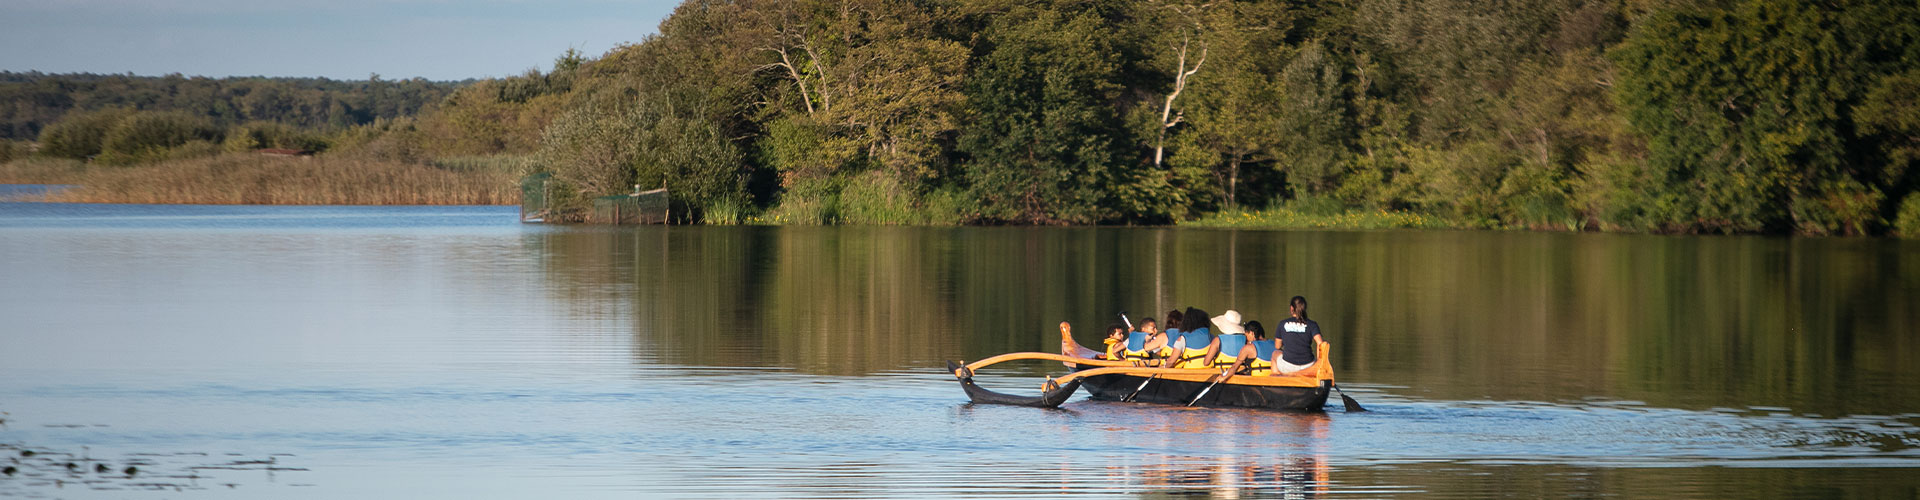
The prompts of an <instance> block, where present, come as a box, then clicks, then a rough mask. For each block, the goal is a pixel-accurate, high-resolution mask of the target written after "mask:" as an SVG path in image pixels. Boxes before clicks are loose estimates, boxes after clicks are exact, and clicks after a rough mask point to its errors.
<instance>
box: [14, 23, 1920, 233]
mask: <svg viewBox="0 0 1920 500" xmlns="http://www.w3.org/2000/svg"><path fill="white" fill-rule="evenodd" d="M174 80H179V79H174ZM184 81H191V80H181V82H184ZM183 84H184V83H175V85H183ZM388 85H392V87H387V88H389V89H398V88H401V86H404V85H411V84H408V83H406V82H388ZM420 85H426V84H425V83H424V82H422V83H421V84H420ZM293 88H298V86H297V85H295V86H294V87H293ZM368 88H371V87H368ZM407 88H413V89H420V87H407ZM432 88H439V87H432ZM396 92H397V91H396ZM420 92H421V93H422V94H423V93H426V91H425V90H420ZM376 94H378V92H372V91H370V90H362V91H361V93H360V94H354V95H357V96H360V97H357V98H345V99H335V100H334V101H332V102H335V103H343V104H340V106H341V107H342V109H345V110H346V111H345V112H344V113H346V115H345V117H344V118H342V117H341V116H342V115H340V114H336V113H335V112H333V111H332V110H333V109H334V106H333V105H332V104H329V105H328V106H327V109H326V110H325V111H321V110H319V109H318V108H302V109H306V110H311V111H309V112H297V113H288V114H286V115H285V116H286V118H267V119H270V120H276V121H279V122H283V123H297V124H299V125H300V126H302V127H316V126H323V125H324V126H345V125H356V126H352V127H348V128H346V129H343V130H345V132H337V133H336V135H335V137H336V139H333V140H334V142H335V143H337V144H349V145H352V147H354V148H359V149H364V150H367V151H371V152H373V153H374V154H379V155H384V156H386V157H390V158H396V159H402V160H406V161H419V162H427V161H433V160H434V159H435V158H444V157H470V156H475V155H485V156H493V157H500V158H513V159H516V161H519V162H522V163H519V164H524V165H526V166H527V167H526V168H527V169H528V170H547V171H551V172H553V174H554V176H555V179H557V180H558V181H559V182H561V183H563V189H561V190H560V193H559V195H558V196H556V199H558V200H559V201H560V202H562V203H570V204H572V205H573V206H581V205H583V204H584V203H585V202H584V200H586V199H588V198H590V197H593V196H600V195H607V194H615V193H623V192H627V191H629V190H631V189H632V188H633V186H635V185H639V186H644V187H655V186H662V185H664V186H667V187H669V188H672V192H673V195H674V197H675V198H676V199H677V201H678V202H680V203H682V204H684V205H686V206H688V207H690V208H692V209H693V210H694V212H696V213H698V214H700V215H701V216H703V217H704V218H705V220H706V221H707V222H710V223H729V222H741V221H774V222H783V223H855V224H859V223H909V224H949V223H985V224H993V223H1018V224H1092V223H1103V224H1132V223H1141V224H1163V223H1171V222H1180V221H1191V220H1194V219H1196V218H1219V217H1220V216H1221V214H1233V213H1240V212H1243V211H1246V210H1261V209H1267V210H1269V211H1272V210H1278V211H1286V212H1298V213H1316V214H1343V213H1345V214H1354V213H1375V214H1377V213H1381V212H1382V211H1385V212H1387V213H1390V214H1408V215H1403V216H1397V217H1400V218H1399V219H1394V220H1408V221H1418V225H1421V226H1423V227H1425V226H1431V225H1433V224H1435V223H1434V222H1431V221H1442V222H1440V223H1439V224H1440V225H1444V226H1454V227H1489V228H1502V227H1506V228H1514V227H1517V228H1536V229H1575V230H1579V229H1599V230H1608V231H1653V232H1715V233H1718V232H1737V233H1747V232H1760V233H1788V232H1796V233H1803V234H1889V233H1903V234H1912V235H1920V194H1916V190H1917V188H1920V175H1917V174H1916V173H1915V172H1914V171H1913V170H1914V169H1912V168H1910V167H1911V166H1912V165H1913V163H1914V161H1915V159H1916V157H1920V113H1916V112H1915V110H1916V109H1920V106H1916V105H1917V104H1920V4H1916V3H1915V2H1913V1H1911V0H1836V1H1826V2H1799V1H1782V0H1744V1H1710V0H1701V1H1657V0H1654V1H1650V0H1503V1H1470V0H1348V1H1316V2H1294V1H1229V0H1207V1H1199V0H1148V1H1128V0H1027V1H1020V2H1013V1H1006V0H917V1H913V0H730V1H722V0H687V1H686V2H684V3H683V4H682V5H680V6H679V7H678V8H677V9H676V10H675V12H674V13H673V14H672V15H671V16H670V17H668V18H667V19H666V20H665V21H663V22H662V23H661V25H660V27H659V30H658V33H657V34H654V35H651V36H647V37H645V38H643V39H641V40H640V41H638V42H636V43H631V44H627V45H623V46H620V47H617V48H615V49H614V50H612V51H609V52H608V53H606V54H604V55H601V56H600V57H598V58H589V57H583V55H581V54H578V53H575V52H571V51H570V52H568V53H567V54H563V55H561V56H560V57H559V59H558V60H557V62H556V63H555V65H554V67H553V68H552V70H551V71H545V72H542V71H529V72H528V73H526V74H525V75H521V76H516V77H510V78H503V79H494V80H484V81H480V82H476V83H473V84H471V85H469V86H465V87H462V88H460V89H458V90H456V91H454V92H453V93H452V94H450V95H448V96H447V97H445V98H444V99H441V100H439V101H438V104H436V105H434V106H429V107H427V108H425V109H420V108H416V109H417V110H419V111H420V113H421V114H420V116H418V117H417V118H395V119H383V118H382V117H386V116H398V115H403V114H406V113H405V112H403V111H400V110H399V107H398V105H397V104H395V105H393V106H396V107H395V108H383V107H381V106H389V104H386V103H385V98H374V97H372V96H374V95H376ZM414 95H420V94H414ZM354 99H359V100H357V101H356V100H354ZM17 100H18V99H15V98H10V99H8V101H17ZM236 102H237V104H229V105H227V106H228V107H227V108H222V109H221V110H218V111H216V110H213V109H207V110H191V111H192V112H194V113H200V114H205V115H208V116H214V117H218V121H224V122H229V123H231V122H235V121H241V120H256V119H259V118H256V117H254V116H253V115H249V114H248V113H249V112H250V111H249V109H250V108H248V107H247V100H246V99H245V98H241V99H239V101H236ZM356 103H359V104H356ZM107 106H117V105H116V104H105V105H75V106H73V107H76V108H83V109H85V108H96V107H98V108H102V109H125V108H108V107H107ZM132 106H133V107H136V108H138V107H139V105H138V104H134V105H132ZM36 109H38V108H36ZM388 109H393V110H394V114H393V115H386V114H384V113H385V112H386V110H388ZM356 113H358V114H356ZM16 115H18V113H15V114H14V115H8V116H16ZM85 117H86V115H69V118H67V119H65V120H63V121H62V122H61V123H63V124H64V123H67V122H74V123H76V124H77V123H79V122H82V121H84V120H83V119H84V118H85ZM174 119H184V118H183V117H175V118H174ZM100 120H102V121H107V119H100ZM9 123H14V122H9ZM35 123H38V122H35ZM116 123H118V122H116ZM10 126H13V127H15V129H14V130H16V131H15V132H10V133H13V134H16V135H17V134H21V133H22V132H19V130H30V129H20V128H19V127H21V125H10ZM56 128H57V127H48V128H47V129H46V130H45V131H40V132H39V135H38V137H39V140H40V142H41V147H42V149H43V151H44V150H45V148H47V147H49V144H48V142H49V141H48V136H47V134H49V133H52V132H54V131H55V129H56ZM122 128H125V127H122ZM151 128H155V129H170V127H166V126H160V125H155V126H153V127H151ZM229 135H231V134H229ZM169 141H172V140H171V139H169V140H168V141H163V142H169ZM575 195H577V196H575Z"/></svg>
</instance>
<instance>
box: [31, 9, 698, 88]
mask: <svg viewBox="0 0 1920 500" xmlns="http://www.w3.org/2000/svg"><path fill="white" fill-rule="evenodd" d="M679 3H680V2H679V0H630V1H614V0H556V1H546V2H541V1H521V0H311V1H296V0H190V1H189V0H146V1H141V0H0V70H8V71H29V70H39V71H42V72H47V73H73V72H92V73H126V72H129V71H131V72H133V73H135V74H140V75H163V74H167V73H181V74H185V75H189V76H193V75H200V76H213V77H221V76H252V75H264V76H324V77H327V78H335V79H365V78H366V77H367V75H369V74H372V73H379V74H380V76H381V78H384V79H391V80H398V79H404V78H412V77H416V76H419V77H426V78H428V79H433V80H460V79H466V78H481V77H490V76H505V75H510V74H518V73H520V72H523V71H526V70H527V69H528V68H535V67H538V68H540V69H541V70H543V71H544V70H546V69H549V68H551V67H552V65H553V59H554V58H555V57H559V56H560V54H561V53H562V52H565V51H566V50H567V48H568V47H572V48H577V49H580V50H581V51H583V52H586V53H587V54H589V55H592V56H599V55H600V54H602V53H605V52H606V51H607V49H610V48H613V47H614V46H615V45H618V44H620V43H627V42H638V41H640V40H641V39H642V38H644V37H646V36H647V35H650V34H653V33H655V32H656V31H658V29H659V25H660V20H661V19H664V18H665V17H666V16H667V14H668V13H670V12H672V11H673V7H674V6H676V5H678V4H679Z"/></svg>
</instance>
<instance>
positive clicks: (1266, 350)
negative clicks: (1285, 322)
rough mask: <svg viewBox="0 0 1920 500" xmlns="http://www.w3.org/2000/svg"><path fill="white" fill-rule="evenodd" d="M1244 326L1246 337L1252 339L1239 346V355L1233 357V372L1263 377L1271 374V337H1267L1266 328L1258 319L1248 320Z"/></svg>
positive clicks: (1272, 347) (1272, 348) (1272, 346)
mask: <svg viewBox="0 0 1920 500" xmlns="http://www.w3.org/2000/svg"><path fill="white" fill-rule="evenodd" d="M1244 328H1245V329H1246V330H1247V338H1250V339H1253V341H1251V342H1248V343H1247V346H1246V347H1242V348H1240V355H1239V356H1235V357H1234V358H1233V367H1232V368H1230V370H1232V371H1233V373H1237V374H1245V375H1253V376H1256V377H1264V376H1267V375H1272V374H1273V351H1274V343H1273V339H1270V338H1267V329H1266V327H1264V326H1261V325H1260V322H1258V321H1248V322H1247V324H1246V325H1244Z"/></svg>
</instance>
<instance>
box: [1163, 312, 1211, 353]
mask: <svg viewBox="0 0 1920 500" xmlns="http://www.w3.org/2000/svg"><path fill="white" fill-rule="evenodd" d="M1169 316H1171V314H1169ZM1208 318H1210V316H1208V315H1207V312H1206V311H1202V310H1199V309H1195V308H1192V307H1189V308H1187V310H1186V312H1183V313H1180V326H1182V327H1184V328H1185V329H1184V330H1182V331H1181V332H1180V339H1179V340H1175V341H1174V344H1175V345H1176V348H1175V349H1174V350H1173V353H1174V354H1173V355H1174V356H1178V358H1177V359H1176V360H1175V361H1174V363H1173V365H1174V368H1210V367H1212V366H1213V359H1212V358H1209V357H1208V356H1209V353H1210V351H1213V350H1215V349H1219V346H1218V345H1216V344H1215V343H1214V338H1213V327H1212V325H1211V324H1210V323H1211V322H1210V321H1208ZM1168 335H1169V336H1171V335H1172V333H1171V332H1169V333H1168Z"/></svg>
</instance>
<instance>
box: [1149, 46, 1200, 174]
mask: <svg viewBox="0 0 1920 500" xmlns="http://www.w3.org/2000/svg"><path fill="white" fill-rule="evenodd" d="M1193 43H1194V42H1193V37H1192V36H1191V35H1188V36H1183V37H1180V48H1179V51H1180V56H1179V58H1178V62H1177V63H1175V64H1176V67H1175V69H1174V72H1173V92H1170V93H1168V94H1167V100H1166V103H1164V104H1162V105H1161V106H1160V137H1159V138H1158V139H1155V140H1154V141H1153V166H1154V167H1155V168H1159V167H1160V164H1161V162H1162V160H1163V159H1165V158H1166V152H1167V129H1170V128H1173V126H1174V125H1179V124H1180V122H1181V120H1183V119H1185V114H1184V113H1183V114H1174V112H1173V101H1174V99H1179V98H1180V93H1181V92H1185V91H1186V90H1187V81H1188V79H1190V78H1192V77H1193V75H1194V73H1199V72H1200V67H1201V66H1204V65H1206V64H1207V46H1206V43H1204V42H1203V43H1201V44H1200V57H1199V59H1198V60H1196V61H1194V63H1193V67H1192V68H1188V67H1187V54H1188V51H1189V50H1190V49H1191V48H1192V46H1193Z"/></svg>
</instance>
